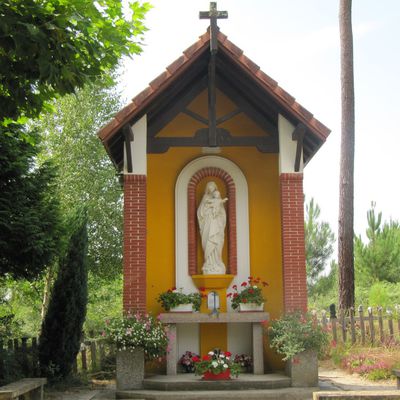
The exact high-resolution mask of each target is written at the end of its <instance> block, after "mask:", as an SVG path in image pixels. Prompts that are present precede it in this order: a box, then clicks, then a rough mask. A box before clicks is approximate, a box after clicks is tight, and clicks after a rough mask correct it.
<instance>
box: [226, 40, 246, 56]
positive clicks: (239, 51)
mask: <svg viewBox="0 0 400 400" xmlns="http://www.w3.org/2000/svg"><path fill="white" fill-rule="evenodd" d="M224 46H225V47H226V49H227V50H229V51H230V52H231V53H232V54H233V55H234V56H235V57H237V58H239V57H240V56H241V55H242V54H243V50H242V49H241V48H239V47H237V46H236V44H234V43H232V42H231V41H230V40H229V39H226V40H225V42H224Z"/></svg>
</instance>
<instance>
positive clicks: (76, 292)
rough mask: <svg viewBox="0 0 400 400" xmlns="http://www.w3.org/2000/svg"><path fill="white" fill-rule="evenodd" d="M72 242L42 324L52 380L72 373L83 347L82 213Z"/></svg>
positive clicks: (42, 352) (43, 359)
mask: <svg viewBox="0 0 400 400" xmlns="http://www.w3.org/2000/svg"><path fill="white" fill-rule="evenodd" d="M70 226H71V232H72V233H71V239H70V241H69V245H68V250H67V252H66V255H65V257H63V259H62V260H61V262H60V267H59V271H58V275H57V279H56V282H55V283H54V288H53V291H52V295H51V299H50V304H49V307H48V310H47V313H46V316H45V319H44V321H43V324H42V332H41V335H40V345H39V360H40V365H41V368H42V371H43V372H44V373H45V374H49V373H51V374H52V375H53V376H50V378H58V377H66V376H68V375H69V374H70V372H71V370H72V367H73V363H74V360H75V359H76V355H77V354H78V351H79V347H80V339H81V334H82V327H83V322H84V320H85V314H86V304H87V262H86V257H87V230H86V217H85V216H83V215H82V212H81V211H79V212H76V215H75V216H74V217H73V218H72V219H71V221H70Z"/></svg>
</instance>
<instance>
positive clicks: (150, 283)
mask: <svg viewBox="0 0 400 400" xmlns="http://www.w3.org/2000/svg"><path fill="white" fill-rule="evenodd" d="M201 96H202V95H201ZM198 101H199V100H198ZM195 103H196V102H194V104H195ZM200 104H204V102H200ZM219 104H220V105H221V104H222V106H224V109H223V110H222V112H220V114H224V113H226V112H229V110H231V109H232V107H234V106H233V105H232V103H229V102H228V101H227V100H226V99H225V98H224V96H223V95H221V94H220V93H219ZM200 108H201V107H200ZM200 108H199V110H200ZM196 109H198V108H196ZM200 111H202V112H203V113H204V110H200ZM200 111H199V112H200ZM240 119H241V120H242V121H243V125H241V124H238V126H237V129H238V131H241V130H244V127H246V129H249V127H250V126H252V124H253V125H254V123H253V122H252V121H250V120H249V119H248V118H247V117H245V116H243V115H242V116H241V118H240ZM240 119H238V121H237V122H238V123H239V122H240ZM184 125H185V126H184V129H182V125H181V119H180V118H177V119H176V120H175V121H173V122H172V123H171V124H170V125H169V126H167V127H166V128H165V129H164V130H163V131H162V132H161V134H160V135H162V136H175V135H176V136H178V135H186V134H187V132H189V129H190V130H191V132H189V133H191V134H193V131H194V130H196V129H198V128H200V127H204V126H199V123H197V122H196V123H194V124H193V125H192V127H191V128H190V124H187V121H186V122H185V124H184ZM256 129H259V128H257V127H256V128H254V129H251V132H249V135H252V136H254V135H255V134H256V133H255V131H256ZM178 132H179V134H178ZM204 155H205V154H203V153H202V149H201V148H182V147H178V148H177V147H175V148H170V149H169V151H168V152H166V153H164V154H149V155H148V165H147V168H148V175H147V306H148V310H149V311H152V312H154V313H158V312H161V311H162V310H161V307H160V305H159V304H158V303H157V301H156V298H157V296H158V295H159V293H161V292H163V291H166V290H167V289H168V288H170V287H172V286H174V284H175V183H176V179H177V177H178V175H179V173H180V171H181V170H182V168H183V167H184V166H185V165H186V164H187V163H188V162H190V161H191V160H193V159H194V158H197V157H201V156H204ZM218 155H219V156H221V157H225V158H227V159H229V160H231V161H233V162H234V163H235V164H237V165H238V167H239V168H240V169H241V170H242V172H243V173H244V175H245V177H246V179H247V183H248V189H249V224H250V227H249V228H250V229H249V231H250V270H251V274H252V275H253V276H255V277H258V276H259V277H261V278H262V279H263V280H266V281H267V282H268V283H269V287H267V288H265V292H264V294H265V296H266V298H267V304H266V307H265V308H266V310H267V311H268V312H269V313H270V315H271V318H275V317H278V315H279V314H280V313H281V312H282V310H283V287H282V261H281V227H280V198H279V173H278V155H277V154H264V153H260V152H259V151H258V150H257V149H255V148H253V147H243V148H239V147H225V148H221V152H220V153H219V154H218ZM238 246H240V243H238ZM238 268H240V265H239V266H238Z"/></svg>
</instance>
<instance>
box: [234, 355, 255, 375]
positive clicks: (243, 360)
mask: <svg viewBox="0 0 400 400" xmlns="http://www.w3.org/2000/svg"><path fill="white" fill-rule="evenodd" d="M233 361H234V362H235V363H238V364H239V365H240V367H241V372H251V371H252V370H253V359H252V358H251V356H249V355H248V354H236V356H235V358H234V360H233Z"/></svg>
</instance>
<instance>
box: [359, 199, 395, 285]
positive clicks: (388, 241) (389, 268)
mask: <svg viewBox="0 0 400 400" xmlns="http://www.w3.org/2000/svg"><path fill="white" fill-rule="evenodd" d="M367 220H368V228H367V231H366V235H367V239H368V243H363V241H362V239H361V237H356V238H355V249H354V250H355V251H354V253H355V269H356V274H357V280H358V281H360V282H361V283H362V284H363V285H365V286H368V287H369V286H370V285H371V283H373V282H378V281H387V282H391V283H397V282H398V281H399V276H400V225H399V223H398V222H396V221H389V222H384V223H383V225H382V213H381V212H379V213H378V214H376V211H375V204H374V203H372V208H371V209H370V210H368V212H367Z"/></svg>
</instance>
